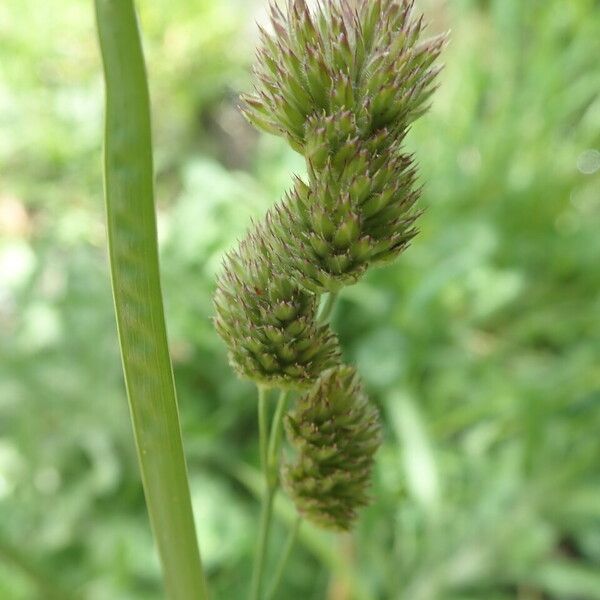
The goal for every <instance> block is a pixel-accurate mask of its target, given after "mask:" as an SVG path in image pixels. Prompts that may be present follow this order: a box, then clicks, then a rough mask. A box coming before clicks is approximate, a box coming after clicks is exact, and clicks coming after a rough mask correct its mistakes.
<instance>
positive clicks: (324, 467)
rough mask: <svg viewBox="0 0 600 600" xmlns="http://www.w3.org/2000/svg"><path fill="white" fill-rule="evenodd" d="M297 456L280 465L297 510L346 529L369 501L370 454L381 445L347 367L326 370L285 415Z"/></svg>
mask: <svg viewBox="0 0 600 600" xmlns="http://www.w3.org/2000/svg"><path fill="white" fill-rule="evenodd" d="M286 430H287V433H288V438H289V440H290V442H291V444H292V445H293V446H294V448H295V449H296V451H297V460H296V461H295V462H294V463H293V464H288V465H286V466H285V467H284V470H283V480H284V485H285V487H286V489H287V490H288V491H289V493H290V495H291V496H292V498H293V499H294V502H295V503H296V506H297V508H298V510H299V511H300V513H301V514H302V515H304V516H305V517H306V518H308V519H310V520H311V521H313V522H314V523H317V524H318V525H321V526H322V527H326V528H328V529H336V530H347V529H349V528H350V526H351V524H352V522H353V521H354V519H355V518H356V510H357V508H359V507H361V506H364V505H366V504H367V503H368V499H369V498H368V487H369V480H370V475H371V469H372V465H373V455H374V454H375V451H376V450H377V448H378V447H379V444H380V426H379V419H378V415H377V411H376V410H375V408H374V407H373V406H372V405H371V404H370V402H369V400H368V399H367V397H366V396H365V394H364V393H363V391H362V388H361V385H360V382H359V380H358V376H357V375H356V371H355V370H354V369H353V368H351V367H347V366H342V367H338V368H336V369H330V370H328V371H325V372H324V373H323V374H322V375H321V377H320V378H319V380H318V381H317V383H316V384H315V385H314V386H313V387H312V388H311V390H310V392H308V393H307V394H306V395H304V396H303V397H302V398H301V399H300V400H299V401H298V404H297V406H296V408H295V409H294V411H293V412H292V413H291V414H289V415H288V416H287V418H286Z"/></svg>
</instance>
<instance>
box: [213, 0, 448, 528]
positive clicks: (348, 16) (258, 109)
mask: <svg viewBox="0 0 600 600" xmlns="http://www.w3.org/2000/svg"><path fill="white" fill-rule="evenodd" d="M412 8H413V1H412V0H354V1H353V3H352V5H351V4H350V2H349V0H320V2H318V3H317V7H316V8H315V10H314V11H311V10H310V9H309V7H308V5H307V0H288V2H287V6H286V8H285V9H284V10H282V9H281V8H280V7H279V6H278V5H277V4H276V3H275V2H273V3H272V5H271V25H272V31H270V32H267V31H266V30H262V29H261V39H262V45H261V48H260V49H259V51H258V66H257V68H256V70H255V75H256V78H255V90H254V92H253V93H251V94H248V95H245V96H243V97H242V104H243V106H242V110H243V112H244V114H245V116H246V118H247V119H248V120H249V121H250V123H252V124H254V125H255V126H256V127H258V128H260V129H263V130H265V131H267V132H269V133H272V134H275V135H278V136H281V137H283V138H285V139H286V140H287V141H288V142H289V144H290V145H291V146H292V148H294V149H295V150H296V151H298V152H300V153H301V154H302V155H303V156H304V157H305V159H306V165H307V172H308V176H307V178H306V180H303V179H300V178H296V179H295V183H294V185H293V188H292V189H291V190H290V191H289V192H288V194H287V195H286V196H285V198H284V199H283V200H282V201H281V202H280V203H278V204H277V205H276V206H274V207H273V208H272V209H270V210H269V211H268V213H267V215H266V217H265V219H264V220H263V221H262V222H261V223H260V224H259V225H257V226H254V227H253V229H252V230H251V231H250V232H249V233H248V234H247V236H246V238H245V239H244V240H242V241H241V242H240V244H239V246H238V247H237V248H236V249H235V250H234V251H233V252H231V253H230V254H229V255H228V256H227V258H226V259H225V262H224V266H223V271H222V274H221V275H220V277H219V279H218V282H217V291H216V294H215V309H216V317H215V324H216V328H217V331H218V332H219V334H220V335H221V337H222V338H223V339H224V340H225V342H226V343H227V345H228V347H229V357H230V362H231V364H232V366H233V367H234V369H235V370H236V371H237V373H238V374H239V375H240V376H242V377H244V378H247V379H250V380H252V381H255V382H257V383H259V384H261V385H267V386H277V387H282V388H292V389H299V390H306V389H309V391H308V393H306V394H305V396H303V398H302V400H301V401H300V403H299V405H298V409H297V410H296V411H295V412H294V413H293V414H292V415H291V416H290V417H289V419H288V424H287V431H288V434H289V437H290V440H291V442H292V444H293V445H294V446H295V447H296V448H297V450H298V453H299V456H298V461H297V462H296V463H295V464H294V465H289V466H288V467H287V469H286V475H285V481H286V488H287V489H288V491H289V492H290V494H291V495H292V497H293V498H294V499H295V501H296V504H297V506H298V508H299V510H300V511H301V512H303V513H304V514H305V515H306V516H307V517H308V518H310V519H312V520H313V521H315V522H317V523H319V524H321V525H323V526H327V527H332V528H335V529H347V528H348V527H349V525H350V523H351V521H352V519H353V518H354V515H355V511H356V508H357V507H359V506H361V505H363V504H364V503H365V502H366V500H367V495H366V488H367V482H368V478H369V472H370V468H371V464H372V457H373V453H374V451H375V449H376V447H377V445H378V443H379V441H378V440H379V436H378V433H377V431H378V429H377V425H376V422H377V417H376V413H375V412H374V411H373V409H371V408H370V407H369V405H368V401H367V400H366V398H365V396H364V394H363V392H362V390H361V389H360V385H359V384H358V380H357V376H356V373H355V372H354V371H353V370H352V369H350V368H349V367H345V366H343V365H342V364H341V361H340V350H339V345H338V340H337V338H336V336H335V335H334V334H333V332H332V331H331V330H330V329H329V326H327V325H324V324H319V323H318V321H317V308H318V304H319V296H320V294H322V293H325V292H337V291H338V290H339V289H340V288H342V287H344V286H346V285H349V284H352V283H355V282H356V281H358V280H359V279H360V278H361V276H362V275H363V274H364V273H365V272H366V270H367V269H368V268H369V266H371V265H377V264H381V263H384V262H387V261H389V260H392V259H394V258H395V257H397V256H398V254H400V253H401V252H402V251H403V250H404V249H405V248H406V247H407V245H408V244H409V242H410V241H411V239H412V238H413V237H414V235H415V234H416V228H415V221H416V219H417V217H418V216H419V210H418V209H417V208H416V202H417V200H418V197H419V188H418V187H417V185H416V181H417V169H416V166H415V163H414V158H413V157H412V156H411V155H410V154H408V153H407V152H406V150H405V149H404V146H403V142H404V138H405V136H406V133H407V131H408V129H409V127H410V125H411V124H412V123H413V121H414V120H415V119H416V118H418V117H419V116H420V115H421V114H423V113H424V112H425V110H426V108H427V101H428V98H429V97H430V95H431V94H432V92H433V91H434V89H435V78H436V75H437V73H438V71H439V68H438V67H437V66H435V64H434V63H435V60H436V58H437V57H438V55H439V53H440V51H441V49H442V47H443V44H444V39H445V38H444V37H443V36H442V37H438V38H434V39H430V40H427V41H420V37H421V34H422V30H423V22H422V20H421V19H420V18H419V19H416V18H414V17H413V16H412Z"/></svg>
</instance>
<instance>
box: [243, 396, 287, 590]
mask: <svg viewBox="0 0 600 600" xmlns="http://www.w3.org/2000/svg"><path fill="white" fill-rule="evenodd" d="M261 390H263V388H260V387H259V395H258V403H259V409H258V414H259V418H258V424H259V444H260V449H261V461H262V465H261V466H262V471H263V475H264V481H265V487H264V495H263V501H262V510H261V516H260V525H259V533H258V542H257V546H256V554H255V556H254V569H253V571H252V585H251V588H250V598H251V600H259V598H260V597H261V591H262V587H263V577H264V571H265V563H266V558H267V549H268V547H269V535H270V532H271V521H272V515H273V501H274V499H275V495H276V494H277V488H278V487H279V449H280V447H281V429H282V424H283V415H284V413H285V407H286V404H287V398H288V392H287V391H282V392H281V393H280V394H279V399H278V400H277V408H276V409H275V414H274V415H273V423H272V424H271V433H270V435H269V437H268V444H267V427H266V419H267V417H266V414H267V409H266V393H265V392H264V390H263V391H261ZM261 406H262V408H261Z"/></svg>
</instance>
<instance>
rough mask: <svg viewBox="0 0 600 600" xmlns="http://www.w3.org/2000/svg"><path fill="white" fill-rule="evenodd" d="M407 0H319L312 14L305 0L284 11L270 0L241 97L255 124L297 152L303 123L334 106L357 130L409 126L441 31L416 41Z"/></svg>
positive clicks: (424, 95) (430, 81)
mask: <svg viewBox="0 0 600 600" xmlns="http://www.w3.org/2000/svg"><path fill="white" fill-rule="evenodd" d="M413 4H414V2H412V1H408V0H361V1H359V2H358V6H357V8H351V7H350V6H349V4H348V3H347V2H346V1H345V0H340V1H339V2H331V1H330V2H323V3H322V4H321V6H319V8H318V9H317V11H316V14H311V12H310V10H309V8H308V6H307V4H306V1H305V0H293V1H292V0H291V1H289V2H288V7H287V11H286V12H283V11H282V10H281V9H280V8H279V7H278V6H277V5H276V4H275V3H272V5H271V24H272V29H273V33H267V32H266V31H264V30H261V38H262V47H261V48H260V50H259V52H258V59H259V64H258V66H257V68H256V84H255V91H254V93H253V94H248V95H245V96H243V97H242V100H243V103H244V106H243V111H244V114H245V115H246V117H247V119H248V120H249V121H250V122H251V123H252V124H254V125H255V126H256V127H258V128H260V129H263V130H265V131H268V132H269V133H274V134H276V135H280V136H282V137H284V138H286V139H287V140H288V141H289V143H290V144H291V146H292V147H293V148H295V149H296V150H298V151H299V152H301V153H303V154H304V148H305V146H306V144H307V143H308V140H307V129H306V127H305V126H306V123H307V121H308V120H309V118H310V117H312V116H314V115H331V114H335V113H337V112H339V111H341V110H347V111H350V112H351V113H352V114H354V115H356V118H357V121H358V123H359V124H360V129H361V132H362V135H363V136H367V135H369V133H372V132H376V131H378V130H379V129H382V128H383V127H387V128H388V129H389V130H390V131H393V129H394V128H395V127H396V125H397V124H401V128H404V127H406V126H408V125H409V124H410V123H411V122H412V121H414V120H415V119H416V118H417V117H418V116H420V115H421V114H422V113H423V112H424V110H425V108H424V107H425V103H426V101H427V99H428V98H429V96H430V95H431V94H432V92H433V90H434V80H435V77H436V75H437V73H438V71H439V68H438V67H435V66H432V65H433V62H434V61H435V59H436V58H437V56H438V55H439V53H440V51H441V48H442V46H443V44H444V40H445V36H441V37H438V38H434V39H432V40H428V41H426V42H419V37H420V35H421V33H422V30H423V22H422V20H421V19H418V20H417V19H413V18H412V17H411V11H412V7H413Z"/></svg>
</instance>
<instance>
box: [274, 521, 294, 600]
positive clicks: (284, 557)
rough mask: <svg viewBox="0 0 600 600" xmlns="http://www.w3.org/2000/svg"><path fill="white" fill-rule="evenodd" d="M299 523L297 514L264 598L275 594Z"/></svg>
mask: <svg viewBox="0 0 600 600" xmlns="http://www.w3.org/2000/svg"><path fill="white" fill-rule="evenodd" d="M301 525H302V517H301V516H300V515H298V516H297V517H296V519H295V520H294V524H293V525H292V528H291V529H290V532H289V533H288V538H287V540H286V542H285V548H284V549H283V553H282V554H281V557H280V559H279V562H278V563H277V568H276V569H275V576H274V577H273V581H272V582H271V587H270V588H269V591H268V592H267V595H266V596H265V598H266V600H271V599H272V598H275V594H276V593H277V590H278V589H279V584H280V583H281V579H282V577H283V573H284V571H285V567H286V565H287V562H288V560H289V558H290V554H291V553H292V549H293V548H294V544H295V543H296V539H297V538H298V531H299V530H300V526H301Z"/></svg>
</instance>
